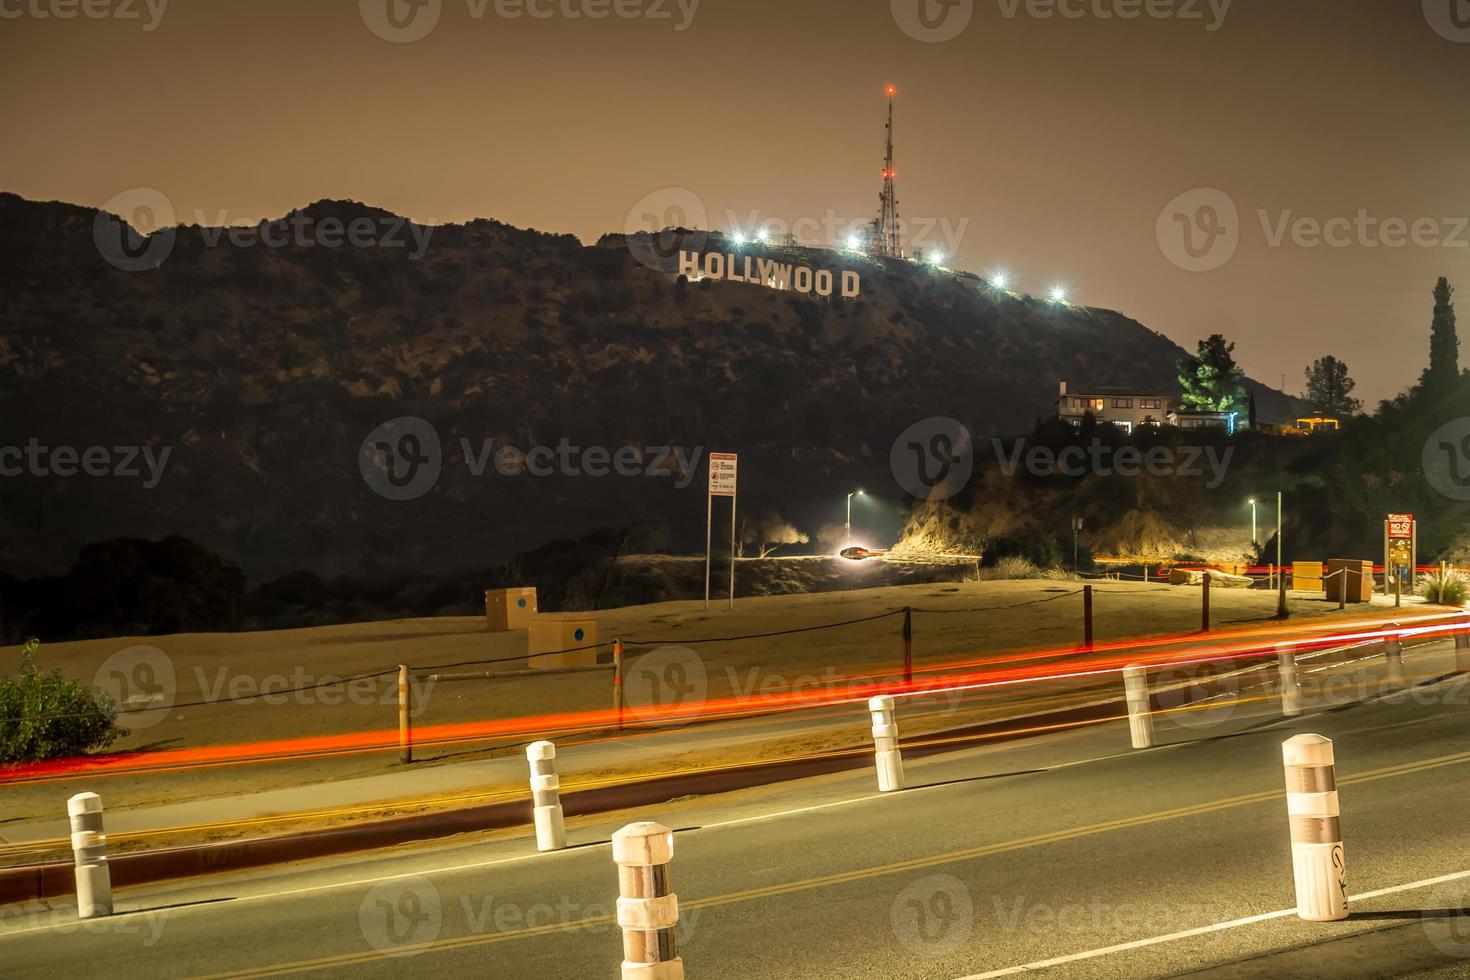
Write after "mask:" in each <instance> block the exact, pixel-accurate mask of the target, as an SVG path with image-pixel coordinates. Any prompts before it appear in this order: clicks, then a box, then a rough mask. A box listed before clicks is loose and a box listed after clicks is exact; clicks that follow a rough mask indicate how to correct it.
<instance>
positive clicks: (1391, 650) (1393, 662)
mask: <svg viewBox="0 0 1470 980" xmlns="http://www.w3.org/2000/svg"><path fill="white" fill-rule="evenodd" d="M1388 628H1389V629H1391V630H1393V631H1394V635H1393V636H1392V637H1390V638H1389V639H1387V640H1384V641H1383V657H1384V659H1385V660H1386V661H1387V662H1388V679H1387V685H1388V688H1389V690H1393V691H1396V690H1398V689H1399V688H1402V687H1407V686H1408V682H1407V681H1405V680H1404V641H1403V639H1402V638H1401V637H1400V635H1399V633H1398V631H1399V630H1401V629H1403V628H1404V624H1403V623H1390V624H1389V626H1388Z"/></svg>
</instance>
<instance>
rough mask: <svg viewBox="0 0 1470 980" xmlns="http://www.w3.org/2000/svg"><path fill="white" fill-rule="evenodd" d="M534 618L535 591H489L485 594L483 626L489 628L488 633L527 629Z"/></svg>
mask: <svg viewBox="0 0 1470 980" xmlns="http://www.w3.org/2000/svg"><path fill="white" fill-rule="evenodd" d="M535 618H536V590H535V589H489V590H487V591H486V592H485V625H486V626H488V627H490V632H492V633H504V632H505V631H506V630H523V629H529V628H530V626H531V621H532V620H533V619H535Z"/></svg>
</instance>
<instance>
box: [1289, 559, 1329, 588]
mask: <svg viewBox="0 0 1470 980" xmlns="http://www.w3.org/2000/svg"><path fill="white" fill-rule="evenodd" d="M1323 567H1324V566H1323V565H1322V563H1321V562H1320V561H1294V562H1292V563H1291V587H1292V588H1293V589H1295V590H1296V591H1297V592H1322V591H1324V589H1323V587H1322V569H1323Z"/></svg>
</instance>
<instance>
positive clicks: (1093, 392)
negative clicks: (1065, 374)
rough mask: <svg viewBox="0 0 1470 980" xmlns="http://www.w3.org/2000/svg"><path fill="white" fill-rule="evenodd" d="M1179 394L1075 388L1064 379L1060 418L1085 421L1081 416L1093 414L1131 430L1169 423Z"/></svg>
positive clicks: (1100, 420) (1127, 430)
mask: <svg viewBox="0 0 1470 980" xmlns="http://www.w3.org/2000/svg"><path fill="white" fill-rule="evenodd" d="M1178 404H1179V396H1178V395H1173V394H1163V393H1161V392H1152V391H1140V390H1138V389H1136V388H1088V389H1085V390H1083V391H1077V392H1072V391H1069V390H1068V388H1067V382H1066V381H1063V382H1061V385H1060V390H1059V392H1058V395H1057V418H1059V419H1061V420H1062V421H1063V422H1070V423H1072V425H1073V427H1074V428H1075V427H1078V426H1081V425H1082V418H1083V416H1085V415H1091V416H1092V417H1093V418H1095V419H1097V421H1099V422H1110V423H1112V424H1113V425H1116V426H1118V427H1119V428H1120V429H1122V430H1123V431H1125V432H1132V431H1133V430H1134V429H1136V428H1138V427H1139V426H1140V425H1169V424H1172V423H1170V421H1169V417H1170V416H1171V415H1175V414H1177V412H1176V408H1177V406H1178Z"/></svg>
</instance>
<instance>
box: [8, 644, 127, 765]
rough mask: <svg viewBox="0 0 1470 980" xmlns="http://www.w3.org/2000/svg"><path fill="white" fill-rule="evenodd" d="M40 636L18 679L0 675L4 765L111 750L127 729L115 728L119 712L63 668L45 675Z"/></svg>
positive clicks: (28, 648)
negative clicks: (38, 654) (39, 657)
mask: <svg viewBox="0 0 1470 980" xmlns="http://www.w3.org/2000/svg"><path fill="white" fill-rule="evenodd" d="M40 646H41V644H40V642H39V641H37V640H36V638H35V637H32V638H30V639H29V640H27V641H26V643H25V646H24V647H22V648H21V653H20V674H19V676H18V677H15V678H10V677H0V762H34V761H36V760H39V759H56V758H65V757H67V756H75V755H82V754H84V753H86V752H89V751H91V750H93V749H101V748H106V747H107V746H109V745H111V744H112V743H113V742H114V741H116V740H117V739H118V738H119V737H120V736H122V735H126V734H127V731H126V730H125V729H122V728H119V727H117V726H116V725H115V724H113V722H114V720H115V719H116V718H117V709H116V708H115V707H114V706H113V703H112V699H111V698H109V697H108V696H107V695H106V694H103V693H102V692H101V691H99V690H97V689H96V688H86V687H83V686H82V685H80V684H78V683H77V682H76V681H73V680H67V679H66V678H65V677H63V676H62V675H61V671H60V670H53V671H51V672H50V673H49V674H43V673H41V670H40V668H39V667H37V666H36V650H37V649H39V648H40Z"/></svg>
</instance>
